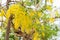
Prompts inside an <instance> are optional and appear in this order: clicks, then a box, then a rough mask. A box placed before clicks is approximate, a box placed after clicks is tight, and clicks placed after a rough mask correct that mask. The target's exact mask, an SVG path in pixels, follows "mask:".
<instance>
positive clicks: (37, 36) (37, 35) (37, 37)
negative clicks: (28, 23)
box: [33, 32, 40, 40]
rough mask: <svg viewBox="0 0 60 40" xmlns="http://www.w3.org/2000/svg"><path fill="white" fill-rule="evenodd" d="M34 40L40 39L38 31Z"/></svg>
mask: <svg viewBox="0 0 60 40" xmlns="http://www.w3.org/2000/svg"><path fill="white" fill-rule="evenodd" d="M33 40H40V38H39V34H38V32H35V33H34V35H33Z"/></svg>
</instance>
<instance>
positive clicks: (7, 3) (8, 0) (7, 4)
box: [6, 0, 11, 9]
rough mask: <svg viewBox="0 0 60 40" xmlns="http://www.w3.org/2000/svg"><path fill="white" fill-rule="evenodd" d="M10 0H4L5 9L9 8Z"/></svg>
mask: <svg viewBox="0 0 60 40" xmlns="http://www.w3.org/2000/svg"><path fill="white" fill-rule="evenodd" d="M10 1H11V0H7V2H6V7H7V9H8V8H9V2H10Z"/></svg>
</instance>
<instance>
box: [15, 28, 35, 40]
mask: <svg viewBox="0 0 60 40" xmlns="http://www.w3.org/2000/svg"><path fill="white" fill-rule="evenodd" d="M34 32H35V30H34V29H32V30H31V31H30V34H27V33H26V32H25V33H23V32H22V31H21V29H20V30H19V29H18V30H17V31H16V32H15V33H16V34H17V36H20V37H23V40H32V35H33V34H34Z"/></svg>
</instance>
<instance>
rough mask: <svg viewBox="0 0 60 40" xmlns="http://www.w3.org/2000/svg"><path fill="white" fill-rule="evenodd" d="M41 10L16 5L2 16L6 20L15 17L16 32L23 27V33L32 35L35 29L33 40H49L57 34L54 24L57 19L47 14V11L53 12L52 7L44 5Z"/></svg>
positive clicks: (2, 13) (50, 0)
mask: <svg viewBox="0 0 60 40" xmlns="http://www.w3.org/2000/svg"><path fill="white" fill-rule="evenodd" d="M46 1H47V0H46ZM49 2H50V3H52V2H53V1H52V0H49ZM26 3H27V4H26V5H29V6H30V5H32V3H31V4H28V2H26ZM41 9H42V8H41ZM41 9H39V10H33V9H31V8H30V9H29V8H26V7H24V6H22V5H21V4H18V3H16V4H12V5H11V6H10V8H9V9H8V10H7V12H6V14H5V13H4V12H3V10H1V16H5V17H6V20H8V19H9V17H10V15H13V17H14V19H13V20H12V22H13V24H14V31H16V30H18V29H19V27H21V30H22V32H23V33H24V32H26V33H27V34H30V33H31V29H32V28H34V29H35V33H34V34H33V35H32V37H33V40H48V39H49V38H51V37H52V36H53V35H56V34H57V31H58V29H57V27H56V26H55V25H54V24H53V22H54V20H55V18H53V17H51V16H50V14H47V13H46V12H45V11H46V10H49V11H52V7H51V5H44V7H43V9H42V10H41ZM56 13H57V11H56ZM56 15H57V14H56ZM11 37H12V36H11Z"/></svg>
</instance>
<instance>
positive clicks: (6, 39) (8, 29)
mask: <svg viewBox="0 0 60 40" xmlns="http://www.w3.org/2000/svg"><path fill="white" fill-rule="evenodd" d="M12 17H13V16H12V15H11V16H10V17H9V20H8V24H7V27H6V34H5V40H9V33H10V26H11V21H12Z"/></svg>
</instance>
